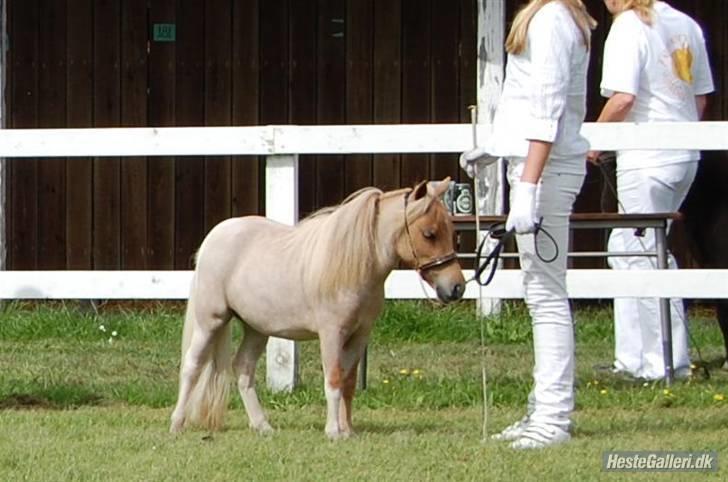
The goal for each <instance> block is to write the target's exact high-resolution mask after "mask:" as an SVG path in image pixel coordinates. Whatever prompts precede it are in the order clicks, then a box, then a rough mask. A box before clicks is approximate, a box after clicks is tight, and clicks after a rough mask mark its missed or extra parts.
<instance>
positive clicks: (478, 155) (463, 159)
mask: <svg viewBox="0 0 728 482" xmlns="http://www.w3.org/2000/svg"><path fill="white" fill-rule="evenodd" d="M497 160H498V158H497V157H493V156H492V155H490V154H489V153H488V151H486V150H485V147H476V148H475V149H471V150H469V151H466V152H463V153H462V154H460V167H462V168H463V169H464V170H465V172H466V173H467V174H468V176H469V177H470V178H471V179H472V178H473V177H475V163H476V162H477V163H478V168H479V169H482V168H484V167H486V166H489V165H490V164H493V163H494V162H495V161H497Z"/></svg>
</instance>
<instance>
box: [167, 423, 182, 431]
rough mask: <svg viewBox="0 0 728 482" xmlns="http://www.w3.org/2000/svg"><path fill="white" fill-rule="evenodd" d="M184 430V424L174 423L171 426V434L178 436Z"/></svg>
mask: <svg viewBox="0 0 728 482" xmlns="http://www.w3.org/2000/svg"><path fill="white" fill-rule="evenodd" d="M183 430H184V422H172V424H171V425H170V426H169V433H171V434H178V433H182V431H183Z"/></svg>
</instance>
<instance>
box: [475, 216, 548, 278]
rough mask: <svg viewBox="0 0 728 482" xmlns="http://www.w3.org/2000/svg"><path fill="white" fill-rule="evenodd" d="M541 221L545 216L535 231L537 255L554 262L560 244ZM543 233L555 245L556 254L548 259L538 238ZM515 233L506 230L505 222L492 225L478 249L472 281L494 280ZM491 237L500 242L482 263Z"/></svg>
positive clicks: (542, 259)
mask: <svg viewBox="0 0 728 482" xmlns="http://www.w3.org/2000/svg"><path fill="white" fill-rule="evenodd" d="M541 223H543V218H541V219H540V220H539V221H538V223H537V224H536V230H535V231H534V233H533V243H534V248H535V251H536V256H538V259H540V260H541V261H543V262H544V263H552V262H554V261H555V260H556V258H557V257H558V256H559V246H558V244H556V240H555V239H554V237H553V236H552V235H551V233H549V232H548V231H546V230H545V229H544V228H542V227H541ZM542 233H543V234H545V235H546V237H547V238H549V239H550V240H551V243H552V244H553V245H554V255H553V256H552V257H551V258H548V259H546V258H544V257H543V256H541V252H540V250H539V249H538V240H537V239H536V238H537V237H538V235H539V234H542ZM515 234H516V232H515V230H513V229H511V230H510V231H508V230H506V226H505V224H504V223H497V224H494V225H492V226H491V228H490V229H489V230H488V233H487V234H486V235H485V236H484V237H483V239H482V240H481V241H480V244H479V245H478V249H477V250H476V252H475V268H474V270H475V273H474V274H473V277H472V279H471V280H470V281H472V280H475V282H476V283H478V284H479V285H480V286H488V285H489V284H490V282H491V281H493V277H494V276H495V270H496V269H497V267H498V260H499V259H500V255H501V252H502V251H503V247H504V246H505V244H506V243H507V242H508V241H510V240H511V239H512V238H513V237H514V236H515ZM491 239H497V240H498V242H497V243H496V245H495V247H494V248H493V251H491V252H490V253H488V255H487V256H486V257H485V260H484V261H483V262H482V263H481V261H480V260H481V258H482V256H483V246H484V245H485V244H486V243H487V242H488V240H491ZM488 266H490V272H489V273H488V277H487V278H486V280H485V281H483V280H482V279H481V276H482V275H483V272H484V271H485V270H486V269H488Z"/></svg>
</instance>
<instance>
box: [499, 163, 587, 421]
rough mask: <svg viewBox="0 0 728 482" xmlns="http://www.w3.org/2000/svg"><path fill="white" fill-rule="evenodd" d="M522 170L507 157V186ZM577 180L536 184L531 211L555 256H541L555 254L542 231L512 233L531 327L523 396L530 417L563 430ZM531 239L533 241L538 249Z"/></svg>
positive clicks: (569, 402) (570, 401) (547, 177)
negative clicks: (528, 381)
mask: <svg viewBox="0 0 728 482" xmlns="http://www.w3.org/2000/svg"><path fill="white" fill-rule="evenodd" d="M575 162H584V161H583V159H579V160H575ZM522 171H523V163H522V162H516V163H514V162H513V161H511V163H510V164H509V168H508V181H509V183H510V185H511V186H512V187H513V186H515V185H516V183H518V182H519V179H520V177H521V173H522ZM583 182H584V175H576V174H554V173H549V172H544V174H543V176H542V178H541V181H540V183H539V185H538V189H537V191H536V200H537V201H536V212H537V215H538V216H539V217H543V222H542V227H543V229H545V230H546V231H547V232H548V233H549V234H550V235H551V236H552V237H553V238H554V240H555V241H556V243H555V244H556V247H557V248H558V256H557V257H556V259H555V260H554V261H552V262H550V263H546V262H544V261H542V259H541V258H543V259H546V260H548V259H550V258H552V257H553V256H554V254H556V253H555V249H556V248H555V247H554V242H553V241H551V239H550V238H549V237H547V236H546V235H544V234H538V235H536V236H534V235H533V234H525V235H518V236H516V241H517V244H518V252H519V258H520V263H521V270H522V272H523V284H524V288H525V301H526V305H527V306H528V311H529V314H530V315H531V323H532V326H533V351H534V368H533V380H534V385H533V389H532V390H531V393H530V395H529V397H528V398H529V402H528V414H529V416H530V418H531V420H532V421H535V422H540V423H547V424H553V425H558V426H561V427H563V428H564V429H567V430H568V427H569V424H570V418H571V412H572V411H573V410H574V323H573V320H572V317H571V307H570V305H569V300H568V295H567V291H566V268H567V265H566V262H567V254H568V251H569V215H570V214H571V210H572V206H573V204H574V200H575V199H576V195H577V194H578V193H579V191H580V190H581V186H582V184H583ZM511 192H513V189H512V190H511ZM534 242H537V243H538V253H537V252H536V249H535V244H534ZM539 254H540V257H539Z"/></svg>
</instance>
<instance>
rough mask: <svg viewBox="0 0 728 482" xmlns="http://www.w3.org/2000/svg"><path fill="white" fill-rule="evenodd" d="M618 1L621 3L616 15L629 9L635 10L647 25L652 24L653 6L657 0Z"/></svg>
mask: <svg viewBox="0 0 728 482" xmlns="http://www.w3.org/2000/svg"><path fill="white" fill-rule="evenodd" d="M617 3H618V4H620V5H619V11H618V12H617V13H616V14H615V15H614V16H615V17H616V16H617V15H619V14H620V13H622V12H626V11H627V10H634V13H635V14H636V15H637V17H639V19H640V20H642V21H643V22H644V23H645V24H646V25H652V7H654V5H655V0H621V1H619V0H618V1H617Z"/></svg>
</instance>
